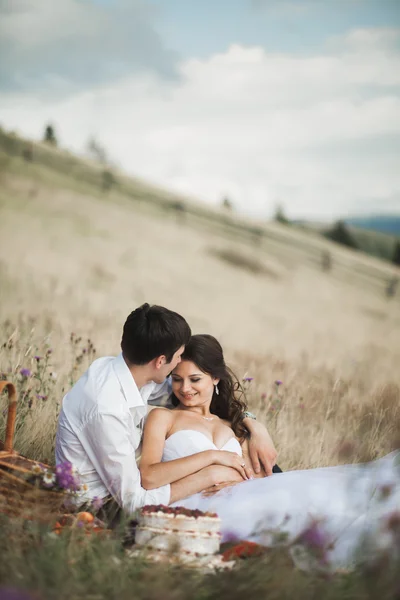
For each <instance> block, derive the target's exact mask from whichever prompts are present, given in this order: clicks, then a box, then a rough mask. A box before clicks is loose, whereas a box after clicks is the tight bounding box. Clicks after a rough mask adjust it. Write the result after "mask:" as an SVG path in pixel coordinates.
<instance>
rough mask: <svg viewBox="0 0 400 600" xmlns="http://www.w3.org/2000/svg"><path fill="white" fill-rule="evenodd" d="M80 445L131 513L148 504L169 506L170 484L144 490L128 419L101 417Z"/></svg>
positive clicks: (89, 425)
mask: <svg viewBox="0 0 400 600" xmlns="http://www.w3.org/2000/svg"><path fill="white" fill-rule="evenodd" d="M80 441H81V443H82V445H83V447H84V449H85V451H86V453H87V455H88V456H89V458H90V460H91V461H92V463H93V466H94V468H95V469H96V471H97V473H98V474H99V476H100V477H101V479H102V481H103V483H104V485H105V486H106V488H107V489H108V491H109V492H110V494H111V495H112V496H113V497H114V498H115V500H116V501H117V502H118V504H119V505H120V506H121V507H122V508H123V509H124V510H126V511H127V512H128V513H131V512H133V511H135V510H136V509H137V508H140V507H142V506H145V505H146V504H166V505H168V504H169V501H170V495H171V488H170V485H169V484H168V485H164V486H162V487H160V488H156V489H154V490H145V489H144V488H143V487H142V485H141V478H140V471H139V469H138V467H137V465H136V460H135V448H134V447H133V445H132V442H131V437H130V430H129V427H128V423H127V421H126V420H124V418H122V417H120V416H117V415H115V414H108V413H106V414H104V413H97V414H96V415H95V416H94V417H93V418H92V419H91V420H90V421H89V422H88V423H87V424H86V427H85V428H84V430H83V431H82V435H81V440H80Z"/></svg>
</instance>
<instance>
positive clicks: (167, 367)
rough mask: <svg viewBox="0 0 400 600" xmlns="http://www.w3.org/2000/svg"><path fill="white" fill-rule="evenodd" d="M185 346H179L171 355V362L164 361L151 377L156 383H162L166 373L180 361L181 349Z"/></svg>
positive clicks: (168, 373)
mask: <svg viewBox="0 0 400 600" xmlns="http://www.w3.org/2000/svg"><path fill="white" fill-rule="evenodd" d="M184 350H185V346H181V347H180V348H179V349H178V350H177V351H176V352H175V354H174V355H173V357H172V360H171V362H169V363H167V362H165V363H164V364H163V365H162V366H161V367H160V368H159V369H158V373H157V375H156V377H155V378H154V379H153V381H155V382H156V383H162V382H163V381H164V380H165V379H166V378H167V377H168V375H170V374H171V372H172V371H173V370H174V369H175V367H176V366H177V365H178V364H179V363H180V362H181V359H182V354H183V351H184Z"/></svg>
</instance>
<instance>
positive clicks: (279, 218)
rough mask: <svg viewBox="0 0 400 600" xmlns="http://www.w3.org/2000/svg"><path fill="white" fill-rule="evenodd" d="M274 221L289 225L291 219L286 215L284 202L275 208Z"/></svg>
mask: <svg viewBox="0 0 400 600" xmlns="http://www.w3.org/2000/svg"><path fill="white" fill-rule="evenodd" d="M274 221H276V222H277V223H282V225H289V224H290V221H289V219H288V218H287V217H286V215H285V210H284V208H283V205H282V204H278V205H277V207H276V209H275V214H274Z"/></svg>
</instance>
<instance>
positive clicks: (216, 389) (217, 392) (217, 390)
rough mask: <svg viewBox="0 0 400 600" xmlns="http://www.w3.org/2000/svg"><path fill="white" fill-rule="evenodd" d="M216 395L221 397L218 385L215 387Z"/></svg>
mask: <svg viewBox="0 0 400 600" xmlns="http://www.w3.org/2000/svg"><path fill="white" fill-rule="evenodd" d="M215 393H216V394H217V396H219V389H218V385H215Z"/></svg>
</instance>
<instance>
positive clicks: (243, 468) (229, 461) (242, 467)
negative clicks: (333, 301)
mask: <svg viewBox="0 0 400 600" xmlns="http://www.w3.org/2000/svg"><path fill="white" fill-rule="evenodd" d="M213 452H214V453H213V463H214V464H215V465H222V466H223V467H231V468H232V469H235V470H236V471H237V472H238V473H239V474H240V475H241V476H242V477H243V479H253V476H252V470H251V469H250V468H249V467H248V466H247V465H246V463H245V460H244V458H243V456H239V454H236V452H229V451H228V450H215V451H213Z"/></svg>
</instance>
